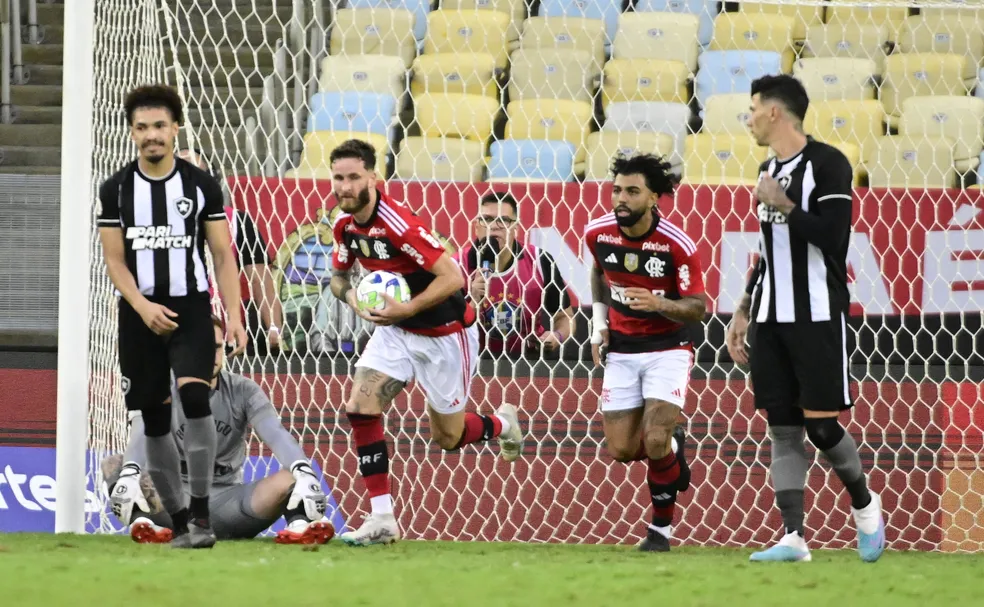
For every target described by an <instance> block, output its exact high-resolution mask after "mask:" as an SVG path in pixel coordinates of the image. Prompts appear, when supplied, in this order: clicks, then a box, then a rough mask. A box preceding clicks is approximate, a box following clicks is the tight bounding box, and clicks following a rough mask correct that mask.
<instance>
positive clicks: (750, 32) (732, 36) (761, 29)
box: [709, 13, 795, 73]
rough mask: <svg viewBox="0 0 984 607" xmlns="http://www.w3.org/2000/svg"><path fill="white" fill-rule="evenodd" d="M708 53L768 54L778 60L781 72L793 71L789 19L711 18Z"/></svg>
mask: <svg viewBox="0 0 984 607" xmlns="http://www.w3.org/2000/svg"><path fill="white" fill-rule="evenodd" d="M709 49H710V50H712V51H769V52H775V53H779V54H780V55H781V56H782V71H783V73H789V71H790V70H791V69H792V68H793V59H794V57H795V51H794V49H793V19H792V17H781V16H776V15H755V14H749V13H721V14H719V15H718V16H717V17H715V18H714V36H713V37H712V38H711V45H710V47H709Z"/></svg>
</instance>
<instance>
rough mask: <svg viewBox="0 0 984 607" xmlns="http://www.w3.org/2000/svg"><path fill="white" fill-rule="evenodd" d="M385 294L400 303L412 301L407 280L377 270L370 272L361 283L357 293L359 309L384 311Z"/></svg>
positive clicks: (397, 275) (391, 273)
mask: <svg viewBox="0 0 984 607" xmlns="http://www.w3.org/2000/svg"><path fill="white" fill-rule="evenodd" d="M383 293H386V294H387V295H389V296H390V297H392V298H393V299H395V300H396V301H398V302H400V303H407V302H408V301H410V287H409V286H407V281H406V279H404V278H403V277H402V276H400V275H399V274H394V273H393V272H384V271H382V270H377V271H375V272H370V273H369V274H367V275H366V276H365V277H364V278H363V279H362V280H361V281H359V288H358V289H356V291H355V295H356V299H357V300H358V302H359V309H360V310H382V309H383V308H385V307H386V300H385V299H383V295H382V294H383Z"/></svg>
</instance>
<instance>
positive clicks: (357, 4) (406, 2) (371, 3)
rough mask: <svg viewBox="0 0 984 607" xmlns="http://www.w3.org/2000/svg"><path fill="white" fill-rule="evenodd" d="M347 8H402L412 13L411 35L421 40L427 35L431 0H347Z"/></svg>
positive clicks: (418, 40)
mask: <svg viewBox="0 0 984 607" xmlns="http://www.w3.org/2000/svg"><path fill="white" fill-rule="evenodd" d="M348 7H349V8H402V9H406V10H408V11H410V12H411V13H413V16H414V26H413V37H414V38H415V39H416V40H417V42H421V41H422V40H423V39H424V37H425V36H426V35H427V13H429V12H430V9H431V0H348Z"/></svg>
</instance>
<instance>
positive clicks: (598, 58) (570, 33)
mask: <svg viewBox="0 0 984 607" xmlns="http://www.w3.org/2000/svg"><path fill="white" fill-rule="evenodd" d="M519 45H520V48H522V49H535V48H554V49H560V50H566V51H587V52H588V53H589V54H590V55H591V57H592V59H593V60H594V62H595V63H594V65H595V69H596V70H597V71H598V72H601V66H602V65H604V64H605V23H604V21H602V20H600V19H585V18H581V17H530V18H529V19H527V20H526V21H525V22H523V36H522V38H520V39H519Z"/></svg>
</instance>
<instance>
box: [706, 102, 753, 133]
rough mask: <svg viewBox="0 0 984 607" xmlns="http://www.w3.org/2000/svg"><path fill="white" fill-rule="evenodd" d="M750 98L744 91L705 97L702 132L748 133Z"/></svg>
mask: <svg viewBox="0 0 984 607" xmlns="http://www.w3.org/2000/svg"><path fill="white" fill-rule="evenodd" d="M750 105H751V99H750V98H749V96H748V94H746V93H727V94H724V95H712V96H710V97H708V98H707V105H706V106H705V107H704V111H703V118H704V124H703V126H701V129H700V130H701V132H702V133H709V134H712V135H746V136H747V135H748V118H749V116H750V115H751V114H750V112H749V106H750Z"/></svg>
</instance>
